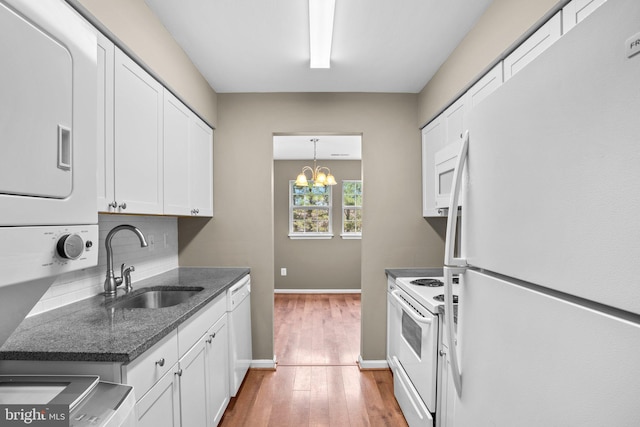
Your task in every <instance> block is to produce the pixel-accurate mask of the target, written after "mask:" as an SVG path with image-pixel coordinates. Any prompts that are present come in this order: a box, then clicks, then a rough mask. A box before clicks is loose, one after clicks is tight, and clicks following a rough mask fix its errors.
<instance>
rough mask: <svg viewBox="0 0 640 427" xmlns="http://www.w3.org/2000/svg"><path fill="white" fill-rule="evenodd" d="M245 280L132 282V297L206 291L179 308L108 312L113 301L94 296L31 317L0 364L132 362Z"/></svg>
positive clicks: (181, 275)
mask: <svg viewBox="0 0 640 427" xmlns="http://www.w3.org/2000/svg"><path fill="white" fill-rule="evenodd" d="M247 274H249V269H248V268H205V267H202V268H199V267H183V268H176V269H174V270H171V271H168V272H166V273H163V274H159V275H157V276H154V277H151V278H148V279H145V280H140V281H138V282H136V281H134V282H133V292H134V293H135V292H136V290H138V289H141V288H144V287H151V286H154V287H155V286H189V287H191V286H198V287H203V288H204V290H203V291H201V292H199V293H198V294H196V295H195V296H193V297H191V298H190V299H189V300H187V301H186V302H184V303H182V304H178V305H175V306H172V307H165V308H157V309H125V308H108V307H107V306H108V305H109V304H108V302H112V301H113V299H110V300H107V299H106V298H105V297H104V296H103V295H97V296H95V297H92V298H89V299H85V300H82V301H78V302H76V303H73V304H69V305H66V306H64V307H60V308H58V309H55V310H51V311H48V312H46V313H42V314H39V315H36V316H33V317H29V318H27V319H25V320H24V321H23V322H22V323H21V324H20V326H18V328H17V329H16V330H15V331H14V333H13V334H12V335H11V336H10V337H9V339H8V340H7V341H6V342H5V343H4V345H3V346H2V347H0V360H55V361H91V362H120V363H128V362H131V361H132V360H134V359H135V358H136V357H138V356H140V355H141V354H142V353H144V352H145V351H146V350H148V349H149V348H150V347H151V346H153V345H154V344H156V343H157V342H158V341H160V340H161V339H162V338H163V337H165V336H166V335H168V334H169V333H170V332H171V331H173V330H174V329H176V328H177V327H178V325H180V324H181V323H182V322H184V321H185V320H187V319H188V318H189V317H191V316H193V315H194V314H195V313H197V312H198V310H200V309H201V308H203V307H205V306H206V305H207V304H208V303H209V302H210V301H212V300H213V299H215V298H216V297H217V296H218V295H220V294H222V293H223V292H225V291H226V290H227V289H228V288H229V287H231V286H232V285H233V284H235V283H237V282H238V281H239V280H240V279H241V278H242V277H244V276H246V275H247ZM118 294H119V296H118V298H117V299H120V298H121V297H122V296H123V295H124V293H123V292H122V290H121V289H119V290H118ZM105 303H107V306H105Z"/></svg>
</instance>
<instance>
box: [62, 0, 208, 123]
mask: <svg viewBox="0 0 640 427" xmlns="http://www.w3.org/2000/svg"><path fill="white" fill-rule="evenodd" d="M67 1H68V2H69V3H70V4H72V5H73V6H74V7H76V8H78V9H80V10H82V11H83V13H85V14H88V15H90V18H91V19H92V20H93V21H96V25H99V26H100V27H102V28H101V29H103V30H105V31H106V32H108V33H110V34H107V35H108V36H112V37H115V38H116V39H117V41H118V42H119V43H122V44H123V45H124V46H123V48H124V49H125V51H126V52H127V53H129V54H130V55H133V56H135V57H136V58H137V60H139V61H141V62H142V63H143V64H144V65H146V66H147V67H149V68H150V69H151V70H153V73H154V74H155V76H156V78H158V79H159V80H161V81H162V82H163V83H164V84H165V85H166V86H167V87H168V88H169V89H170V90H171V91H172V92H174V94H175V95H176V96H178V97H179V98H180V99H182V100H183V101H184V102H185V103H186V104H187V105H188V106H189V107H190V108H191V109H193V110H194V111H195V112H196V113H198V114H199V115H200V116H201V117H202V119H203V120H205V121H206V122H208V123H209V125H211V126H212V127H216V124H217V113H218V111H217V110H218V103H217V98H216V96H217V95H216V92H215V91H214V90H213V89H212V88H211V86H209V83H207V81H206V80H205V78H204V77H203V76H202V74H200V71H198V69H197V68H196V67H195V65H193V63H192V62H191V60H190V59H189V57H188V56H187V54H186V53H185V52H184V50H182V48H181V47H180V46H179V45H178V43H177V42H176V41H175V40H174V39H173V37H172V36H171V34H169V32H168V31H167V29H166V28H165V27H164V26H163V25H162V24H161V23H160V20H159V19H158V18H157V17H156V15H155V14H154V13H153V12H152V11H151V9H149V7H148V6H147V5H146V3H145V2H144V0H108V1H105V0H67Z"/></svg>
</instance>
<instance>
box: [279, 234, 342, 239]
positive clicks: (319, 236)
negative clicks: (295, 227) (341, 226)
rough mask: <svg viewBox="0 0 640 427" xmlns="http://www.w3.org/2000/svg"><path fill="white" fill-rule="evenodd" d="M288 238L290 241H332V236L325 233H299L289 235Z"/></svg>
mask: <svg viewBox="0 0 640 427" xmlns="http://www.w3.org/2000/svg"><path fill="white" fill-rule="evenodd" d="M289 238H290V239H292V240H322V239H333V234H326V233H300V234H294V233H290V234H289Z"/></svg>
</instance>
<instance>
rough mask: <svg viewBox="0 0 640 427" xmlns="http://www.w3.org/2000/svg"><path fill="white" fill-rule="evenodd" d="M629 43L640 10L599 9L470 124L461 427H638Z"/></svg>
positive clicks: (455, 368)
mask: <svg viewBox="0 0 640 427" xmlns="http://www.w3.org/2000/svg"><path fill="white" fill-rule="evenodd" d="M636 40H640V1H638V0H609V1H608V2H606V3H605V4H604V5H603V6H601V7H600V8H599V9H598V10H596V11H595V12H594V13H593V14H592V15H590V16H589V17H587V18H586V19H585V20H584V21H583V22H582V23H580V25H578V26H577V27H575V28H574V29H572V30H571V31H569V32H568V33H567V34H565V35H563V36H562V37H561V39H560V40H559V41H558V42H556V43H555V44H554V45H553V46H551V47H550V48H549V49H548V50H546V51H545V52H544V53H543V54H542V55H541V56H539V57H538V58H537V59H536V60H534V61H533V62H532V63H531V64H529V65H528V66H527V67H526V68H525V69H523V70H522V71H520V72H519V73H518V74H516V75H515V76H514V77H513V78H511V79H510V80H509V81H507V82H506V83H505V84H504V85H503V86H502V87H500V88H499V89H498V90H497V91H496V92H494V93H493V94H492V95H491V96H490V97H488V98H487V99H485V100H484V101H483V102H482V103H481V104H480V105H479V106H477V107H476V108H474V110H473V112H472V113H471V117H470V124H469V131H468V139H467V141H466V143H465V146H464V147H463V150H462V153H461V156H460V158H459V161H458V168H457V170H456V174H457V176H456V178H455V180H454V186H455V187H456V191H453V194H452V206H450V209H449V213H450V215H449V222H448V233H447V235H448V236H447V249H446V255H445V266H446V267H445V271H446V276H447V277H446V279H448V280H445V282H446V292H445V293H446V295H447V298H446V299H447V305H448V307H447V315H450V314H451V313H452V309H451V298H450V294H451V290H450V288H451V286H450V283H451V280H450V279H451V274H452V273H460V277H461V280H460V283H461V287H460V288H461V290H460V303H459V307H458V309H459V315H458V319H459V322H458V325H457V331H456V333H457V345H456V344H455V342H454V338H452V339H451V341H452V342H450V343H449V349H450V351H451V349H452V347H453V349H454V350H455V354H451V358H452V360H451V363H450V365H451V367H452V369H451V370H452V372H451V374H452V375H453V379H454V382H455V385H456V391H457V396H456V399H455V403H454V405H455V409H454V425H455V426H456V427H466V426H470V427H482V426H497V427H512V426H517V427H525V426H532V427H533V426H535V427H540V426H545V427H548V426H563V427H565V426H580V427H586V426H598V427H600V426H615V427H623V426H640V278H639V277H640V268H639V267H640V54H636V55H632V53H633V44H634V42H635V41H636ZM460 193H463V194H464V200H465V203H464V207H463V208H462V211H461V212H462V214H461V222H462V224H461V240H462V250H461V258H456V257H454V256H453V246H454V245H453V243H452V241H453V240H454V231H455V229H456V218H457V216H456V215H455V213H456V212H457V211H458V209H457V201H458V198H459V194H460ZM449 320H450V321H449V322H448V324H449V325H450V326H451V325H452V324H453V321H452V319H451V318H450V319H449ZM452 332H453V331H452ZM452 335H453V334H452V333H450V334H449V336H450V337H452Z"/></svg>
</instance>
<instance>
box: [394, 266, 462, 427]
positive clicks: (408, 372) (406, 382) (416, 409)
mask: <svg viewBox="0 0 640 427" xmlns="http://www.w3.org/2000/svg"><path fill="white" fill-rule="evenodd" d="M459 286H460V285H459V284H458V283H457V278H454V284H453V294H454V301H456V297H455V296H457V295H458V290H459ZM440 305H444V283H443V281H442V277H400V278H397V279H396V280H395V282H394V281H390V282H389V286H388V310H389V319H388V322H389V323H388V328H389V331H388V334H390V337H389V341H388V342H389V360H390V363H389V365H390V367H391V369H392V370H393V374H394V375H393V378H394V387H393V389H394V395H395V396H396V400H397V401H398V403H399V405H400V408H401V409H402V413H403V415H404V417H405V419H406V420H407V423H408V424H409V426H410V427H413V426H427V427H432V426H433V425H434V422H433V419H434V415H435V412H436V402H437V399H436V378H437V367H438V366H437V364H438V323H439V317H438V306H440Z"/></svg>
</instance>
